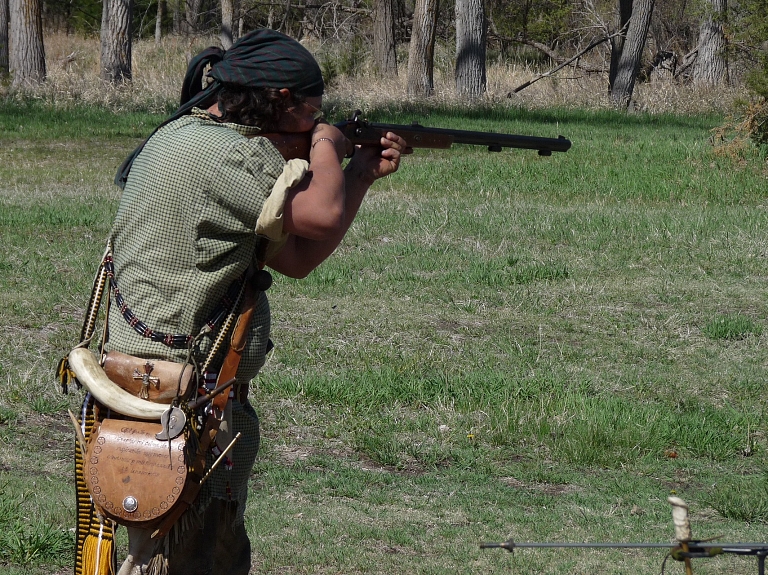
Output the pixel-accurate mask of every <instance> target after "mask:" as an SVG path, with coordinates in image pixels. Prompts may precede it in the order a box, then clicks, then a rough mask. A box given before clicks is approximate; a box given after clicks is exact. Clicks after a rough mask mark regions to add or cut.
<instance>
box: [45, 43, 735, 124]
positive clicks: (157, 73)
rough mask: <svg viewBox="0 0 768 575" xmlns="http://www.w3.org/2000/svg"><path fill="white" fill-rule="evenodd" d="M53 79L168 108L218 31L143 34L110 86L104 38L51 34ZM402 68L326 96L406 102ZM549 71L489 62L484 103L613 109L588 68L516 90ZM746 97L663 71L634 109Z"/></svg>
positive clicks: (362, 67)
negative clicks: (126, 74)
mask: <svg viewBox="0 0 768 575" xmlns="http://www.w3.org/2000/svg"><path fill="white" fill-rule="evenodd" d="M45 42H46V55H47V60H48V62H47V68H48V80H47V81H46V82H45V84H44V85H42V86H40V87H38V88H36V89H35V90H34V91H33V92H32V95H33V96H34V97H36V98H39V99H43V100H45V101H47V102H50V103H54V104H57V105H67V104H69V103H75V102H80V103H87V104H93V105H101V106H106V107H109V108H111V109H114V110H117V111H120V110H130V109H144V110H149V111H153V112H161V113H162V112H166V111H168V110H169V109H171V108H173V106H174V104H175V102H176V101H177V98H178V94H179V92H180V89H181V81H182V78H183V76H184V72H185V70H186V65H187V61H188V59H189V58H190V57H191V55H192V54H194V53H197V52H198V51H199V50H201V49H202V48H204V47H206V46H209V45H213V44H217V43H218V39H217V38H215V37H198V38H193V39H191V40H190V39H188V38H182V37H178V36H168V37H166V38H164V39H163V41H162V43H160V44H159V45H158V44H155V42H154V41H153V40H142V41H138V42H136V43H135V44H134V47H133V82H131V83H129V84H126V85H124V86H117V87H115V86H111V85H109V84H107V83H105V82H103V81H102V80H100V79H99V41H98V39H97V38H83V37H79V36H66V35H62V34H55V35H50V36H48V37H46V39H45ZM308 48H309V49H310V50H311V51H312V52H313V53H315V54H316V55H318V56H319V57H320V56H322V57H324V58H328V57H331V58H333V57H334V56H333V54H334V53H336V54H339V53H340V48H339V47H338V46H330V45H321V44H312V45H309V46H308ZM401 56H402V59H401V65H400V74H399V76H397V77H395V78H389V79H384V78H379V77H376V76H375V75H374V74H373V73H372V72H371V70H370V66H369V65H368V63H366V62H362V63H356V65H355V68H354V69H355V73H354V75H339V76H337V77H335V78H334V80H333V82H332V83H331V85H330V86H329V87H328V90H327V96H328V97H329V98H333V99H336V100H339V101H342V102H354V103H355V105H356V106H357V107H359V108H362V109H365V108H370V107H373V106H376V105H382V104H386V103H391V102H393V101H407V100H408V99H409V98H408V96H407V92H406V84H405V82H406V78H405V76H406V74H405V69H406V63H405V61H404V60H405V57H406V56H405V54H404V53H402V54H401ZM451 58H452V54H451V52H450V47H441V48H439V49H438V50H437V53H436V57H435V78H434V79H435V94H434V96H433V97H432V99H431V101H433V102H435V103H443V104H451V105H459V104H461V101H460V100H459V98H458V97H457V95H456V91H455V88H454V83H453V71H452V67H451V66H452V64H451ZM543 71H546V70H535V69H533V68H532V67H530V66H526V65H522V64H519V63H490V64H489V67H488V84H487V85H488V91H487V94H486V95H485V97H484V99H483V103H485V104H492V105H496V106H502V107H506V106H509V107H523V108H529V109H530V108H545V107H567V108H583V109H603V108H610V107H611V102H610V99H609V98H608V94H607V74H602V73H601V74H596V73H593V74H586V73H583V72H581V71H578V70H573V69H568V68H566V69H564V70H562V71H560V72H558V73H557V74H555V75H553V76H552V77H547V78H544V79H542V80H540V81H537V82H536V83H534V84H532V85H531V86H529V87H528V88H526V89H524V90H523V91H521V92H519V93H518V94H512V91H513V90H514V89H515V88H516V87H518V86H520V85H521V84H523V83H524V82H526V81H528V80H531V79H533V78H535V77H537V76H538V75H539V74H540V73H541V72H543ZM744 96H745V92H744V89H743V88H741V87H732V88H725V89H723V88H717V89H711V90H705V89H702V88H697V87H694V86H691V85H687V84H683V83H679V82H675V81H674V80H671V79H665V78H657V79H654V80H653V81H651V82H645V83H640V84H638V85H637V86H636V89H635V93H634V101H633V103H632V109H633V110H637V111H644V112H648V113H652V114H658V113H682V114H694V113H708V112H718V113H726V112H728V111H730V110H732V108H733V104H734V102H735V101H737V100H738V99H740V98H743V97H744Z"/></svg>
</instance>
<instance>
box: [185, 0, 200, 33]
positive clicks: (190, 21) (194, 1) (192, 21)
mask: <svg viewBox="0 0 768 575" xmlns="http://www.w3.org/2000/svg"><path fill="white" fill-rule="evenodd" d="M202 3H203V2H202V0H187V2H186V8H187V9H186V22H187V33H188V34H194V32H195V30H196V29H197V21H198V19H199V17H200V6H201V5H202Z"/></svg>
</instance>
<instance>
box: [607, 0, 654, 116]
mask: <svg viewBox="0 0 768 575" xmlns="http://www.w3.org/2000/svg"><path fill="white" fill-rule="evenodd" d="M653 5H654V0H634V1H633V0H619V25H620V27H621V29H626V36H625V37H623V38H621V39H620V40H619V38H620V36H617V37H616V39H615V40H616V41H614V42H612V45H611V66H610V72H609V78H608V88H609V91H610V94H611V100H612V101H613V103H614V104H616V105H617V106H620V107H624V108H626V107H627V106H629V102H630V100H631V99H632V92H633V91H634V89H635V80H636V79H637V74H638V72H639V71H640V62H641V58H642V55H643V49H644V48H645V40H646V38H647V37H648V28H649V26H650V24H651V15H652V14H653Z"/></svg>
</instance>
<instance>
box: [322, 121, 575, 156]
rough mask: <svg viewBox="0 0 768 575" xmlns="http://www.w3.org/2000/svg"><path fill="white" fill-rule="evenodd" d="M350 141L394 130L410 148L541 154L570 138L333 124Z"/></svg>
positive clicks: (369, 140)
mask: <svg viewBox="0 0 768 575" xmlns="http://www.w3.org/2000/svg"><path fill="white" fill-rule="evenodd" d="M336 127H337V128H339V129H340V130H341V131H342V132H344V134H345V135H346V136H347V137H348V138H349V139H350V140H351V141H352V143H359V144H367V145H372V144H376V143H378V141H379V139H380V138H381V136H383V135H384V134H386V133H387V132H394V133H395V134H398V135H400V136H403V137H404V138H405V140H406V141H407V142H408V145H409V146H412V147H414V148H442V149H444V148H450V147H451V145H452V144H469V145H473V146H487V147H488V149H489V150H490V151H493V152H498V151H501V149H502V148H520V149H526V150H538V152H539V154H541V155H546V156H548V155H551V153H552V152H567V151H568V150H569V149H570V147H571V141H570V140H569V139H568V138H565V137H564V136H559V137H557V138H541V137H537V136H519V135H516V134H498V133H493V132H473V131H469V130H451V129H447V128H428V127H425V126H421V125H420V124H412V125H410V126H408V125H399V124H381V123H377V122H368V121H366V120H359V119H353V120H348V121H345V122H340V123H338V124H336Z"/></svg>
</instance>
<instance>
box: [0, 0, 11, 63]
mask: <svg viewBox="0 0 768 575" xmlns="http://www.w3.org/2000/svg"><path fill="white" fill-rule="evenodd" d="M9 17H10V12H9V10H8V0H0V78H2V77H3V76H7V75H8V70H9V64H8V22H9Z"/></svg>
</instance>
